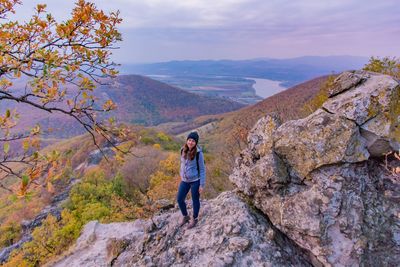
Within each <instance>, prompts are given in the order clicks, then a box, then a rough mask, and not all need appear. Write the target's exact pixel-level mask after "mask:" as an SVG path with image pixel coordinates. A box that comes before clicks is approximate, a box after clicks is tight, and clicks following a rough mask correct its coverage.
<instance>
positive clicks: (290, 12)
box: [13, 0, 400, 64]
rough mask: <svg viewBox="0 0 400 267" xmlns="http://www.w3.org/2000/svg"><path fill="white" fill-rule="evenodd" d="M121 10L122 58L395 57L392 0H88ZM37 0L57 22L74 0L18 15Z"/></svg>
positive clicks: (397, 38)
mask: <svg viewBox="0 0 400 267" xmlns="http://www.w3.org/2000/svg"><path fill="white" fill-rule="evenodd" d="M91 2H94V3H95V4H96V6H97V7H98V8H100V9H103V10H105V11H108V12H110V11H116V10H119V11H120V12H121V17H122V18H123V22H122V24H121V25H120V31H121V33H122V38H123V41H122V42H121V43H119V44H118V46H119V47H120V49H118V50H116V51H115V52H114V55H113V56H114V59H115V61H117V62H119V63H123V64H128V63H148V62H160V61H169V60H188V59H191V60H201V59H232V60H237V59H252V58H292V57H299V56H306V55H314V56H330V55H353V56H367V57H370V56H400V46H399V44H400V15H399V14H400V4H399V1H398V0H378V1H377V0H112V1H110V0H92V1H91ZM38 3H45V4H47V10H48V11H50V12H51V13H52V14H53V15H54V16H55V17H56V18H57V20H59V21H63V20H66V19H67V18H68V15H69V14H70V12H71V9H72V8H73V7H74V1H69V0H68V1H66V0H63V1H62V0H22V6H19V7H18V8H17V9H16V10H17V14H16V16H14V17H13V18H16V19H18V20H24V19H26V18H28V17H29V15H31V14H32V13H33V8H34V6H36V4H38Z"/></svg>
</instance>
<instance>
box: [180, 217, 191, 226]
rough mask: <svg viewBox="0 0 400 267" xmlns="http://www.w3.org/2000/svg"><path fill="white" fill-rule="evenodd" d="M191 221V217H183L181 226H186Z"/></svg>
mask: <svg viewBox="0 0 400 267" xmlns="http://www.w3.org/2000/svg"><path fill="white" fill-rule="evenodd" d="M189 220H190V217H189V215H187V216H183V217H182V218H181V221H180V222H179V226H183V225H184V224H185V223H187V222H188V221H189Z"/></svg>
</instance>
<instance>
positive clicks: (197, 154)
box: [181, 148, 205, 177]
mask: <svg viewBox="0 0 400 267" xmlns="http://www.w3.org/2000/svg"><path fill="white" fill-rule="evenodd" d="M182 152H183V148H181V156H182ZM199 154H200V151H197V152H196V165H197V175H198V176H199V177H200V166H199ZM204 163H205V162H204Z"/></svg>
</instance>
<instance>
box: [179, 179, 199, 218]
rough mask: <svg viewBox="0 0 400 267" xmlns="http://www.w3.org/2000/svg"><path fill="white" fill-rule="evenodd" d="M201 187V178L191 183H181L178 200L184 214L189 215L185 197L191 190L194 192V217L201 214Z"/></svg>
mask: <svg viewBox="0 0 400 267" xmlns="http://www.w3.org/2000/svg"><path fill="white" fill-rule="evenodd" d="M199 188H200V180H197V181H195V182H190V183H188V182H184V181H181V183H180V184H179V189H178V195H177V200H178V204H179V208H180V210H181V212H182V215H183V216H187V215H188V212H187V209H186V202H185V199H186V195H187V194H188V193H189V190H190V191H191V194H192V201H193V218H194V219H196V218H197V217H198V216H199V211H200V192H199Z"/></svg>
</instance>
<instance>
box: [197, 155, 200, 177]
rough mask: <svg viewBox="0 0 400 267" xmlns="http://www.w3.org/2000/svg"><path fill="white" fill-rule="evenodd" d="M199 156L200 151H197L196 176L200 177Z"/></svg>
mask: <svg viewBox="0 0 400 267" xmlns="http://www.w3.org/2000/svg"><path fill="white" fill-rule="evenodd" d="M199 154H200V151H197V153H196V164H197V174H198V176H199V177H200V166H199Z"/></svg>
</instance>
